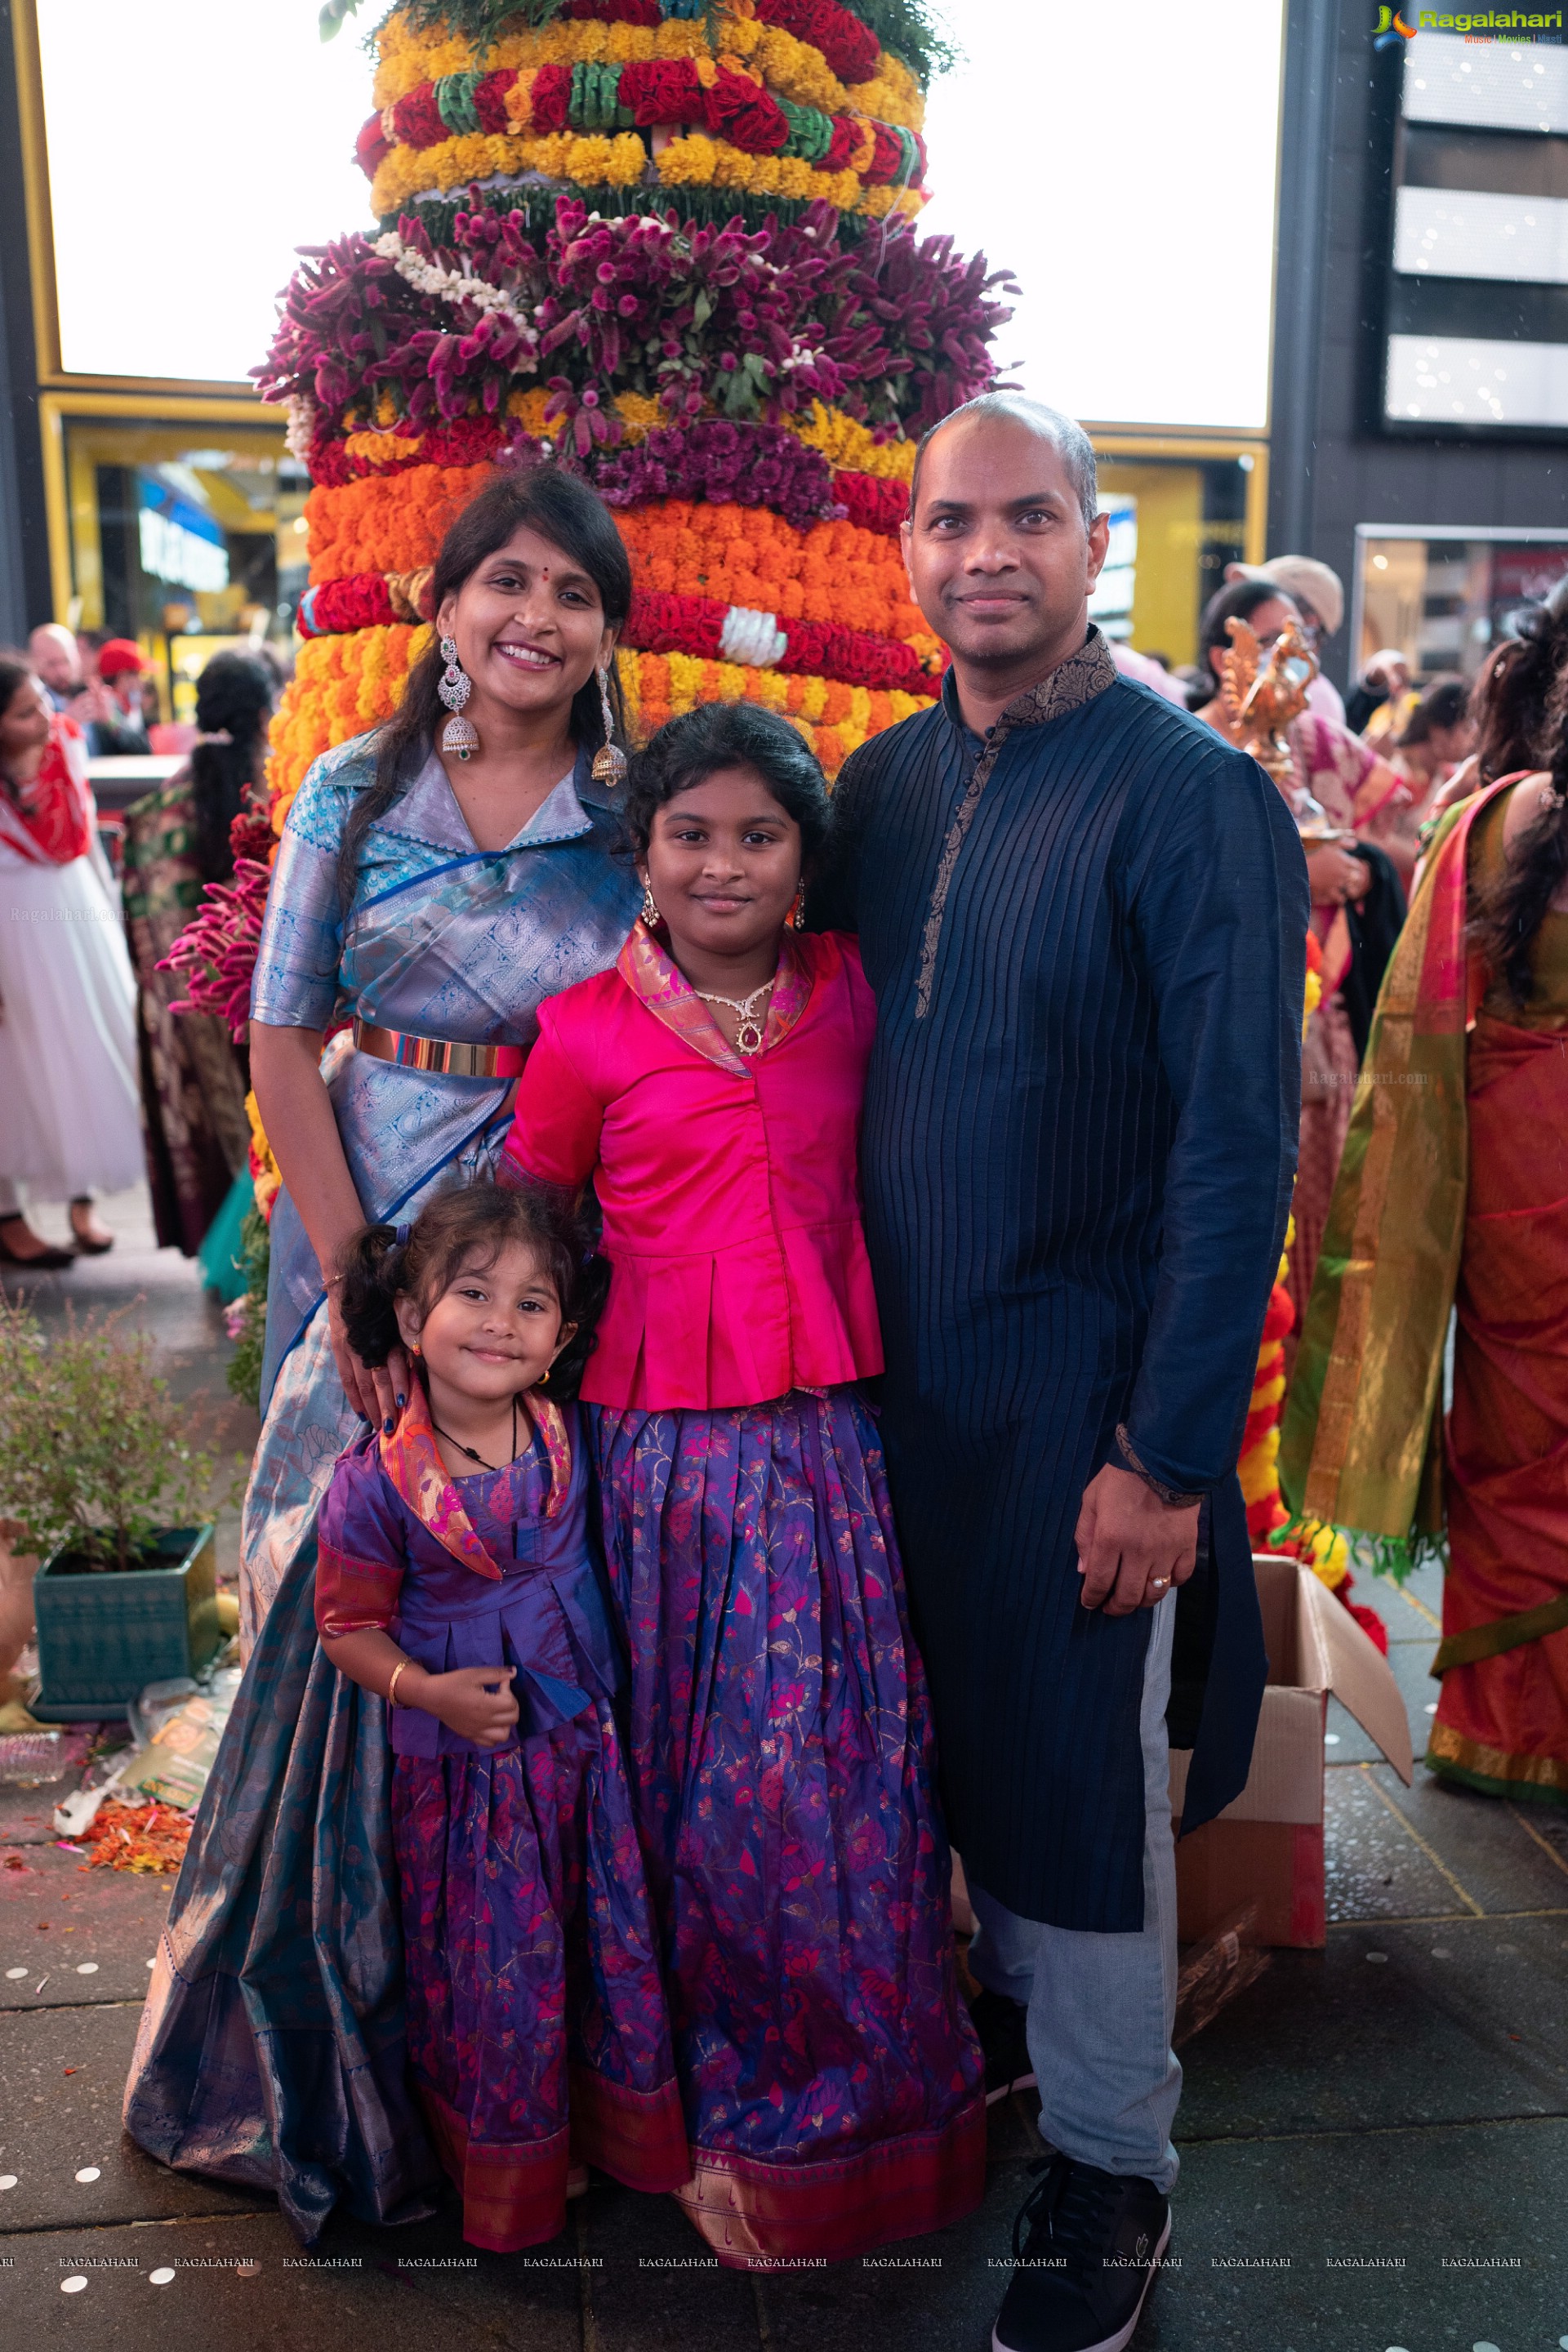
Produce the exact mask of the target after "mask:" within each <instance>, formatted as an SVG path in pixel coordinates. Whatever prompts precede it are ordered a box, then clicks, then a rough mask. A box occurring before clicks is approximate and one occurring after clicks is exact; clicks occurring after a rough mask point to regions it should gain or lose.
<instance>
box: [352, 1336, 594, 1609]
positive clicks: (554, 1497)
mask: <svg viewBox="0 0 1568 2352" xmlns="http://www.w3.org/2000/svg"><path fill="white" fill-rule="evenodd" d="M523 1405H524V1408H525V1410H526V1412H527V1413H528V1416H529V1418H530V1420H531V1422H532V1423H533V1426H534V1428H535V1429H536V1430H537V1431H538V1433H539V1435H540V1437H541V1439H542V1442H543V1445H544V1451H545V1454H546V1457H547V1459H548V1461H549V1464H550V1497H549V1500H548V1501H547V1502H546V1504H545V1506H544V1517H546V1518H547V1519H552V1518H554V1517H556V1515H557V1513H558V1512H559V1511H560V1509H561V1507H562V1505H563V1503H564V1501H565V1500H566V1492H567V1489H568V1487H569V1486H571V1484H572V1447H571V1444H570V1442H569V1440H568V1438H567V1435H566V1423H565V1422H564V1420H563V1417H562V1412H561V1408H560V1406H559V1405H555V1404H552V1402H551V1401H550V1399H549V1398H548V1397H543V1396H541V1395H540V1393H539V1391H538V1390H537V1389H530V1390H529V1391H528V1393H527V1395H526V1396H525V1397H524V1399H523ZM381 1466H382V1468H383V1469H384V1471H385V1473H386V1475H387V1476H388V1477H389V1478H390V1479H391V1481H392V1483H393V1486H395V1488H396V1490H397V1492H398V1494H399V1495H401V1496H402V1497H403V1499H404V1501H405V1503H406V1504H407V1506H408V1507H409V1509H410V1510H411V1511H412V1512H413V1514H414V1516H415V1517H416V1519H417V1520H418V1521H419V1523H420V1525H421V1526H422V1527H425V1528H428V1529H429V1531H430V1533H431V1534H432V1535H433V1536H434V1537H435V1538H436V1540H437V1543H438V1544H439V1545H440V1546H441V1547H442V1549H444V1550H446V1551H449V1552H450V1553H451V1555H452V1558H453V1559H456V1560H460V1561H461V1563H462V1565H463V1566H464V1567H465V1568H471V1569H472V1570H474V1572H475V1574H476V1575H479V1576H486V1577H489V1580H490V1581H491V1582H492V1583H499V1582H500V1574H501V1570H500V1563H499V1562H498V1561H496V1560H494V1559H491V1558H490V1555H489V1551H488V1550H487V1549H485V1546H484V1545H483V1543H481V1542H480V1540H479V1535H478V1533H477V1532H476V1530H475V1528H474V1523H473V1521H472V1520H471V1519H470V1518H469V1517H468V1513H467V1511H466V1510H465V1509H464V1508H463V1504H462V1498H461V1496H459V1495H458V1490H457V1488H456V1486H453V1484H452V1481H451V1479H450V1478H449V1477H448V1476H447V1465H446V1464H445V1463H444V1462H443V1461H442V1459H441V1454H440V1449H439V1447H438V1446H437V1444H436V1432H435V1430H434V1428H433V1427H432V1426H431V1422H430V1406H429V1403H428V1402H427V1400H426V1394H425V1387H424V1383H423V1381H420V1380H419V1379H418V1378H417V1377H416V1378H415V1379H414V1380H413V1381H411V1382H410V1383H409V1397H408V1402H407V1403H406V1404H405V1407H404V1409H403V1412H402V1413H401V1414H400V1415H399V1417H398V1421H397V1424H396V1426H395V1429H394V1430H393V1432H392V1433H391V1435H390V1436H384V1437H383V1438H382V1440H381ZM511 1466H512V1471H513V1475H514V1480H515V1479H518V1478H521V1474H522V1473H523V1472H524V1471H525V1470H526V1469H527V1467H528V1455H527V1454H519V1456H518V1458H517V1460H516V1462H515V1463H514V1464H513V1465H511Z"/></svg>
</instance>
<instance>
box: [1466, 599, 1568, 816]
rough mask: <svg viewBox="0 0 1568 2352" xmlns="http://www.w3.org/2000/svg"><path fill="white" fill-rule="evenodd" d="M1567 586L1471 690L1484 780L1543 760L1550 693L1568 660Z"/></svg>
mask: <svg viewBox="0 0 1568 2352" xmlns="http://www.w3.org/2000/svg"><path fill="white" fill-rule="evenodd" d="M1565 591H1568V581H1560V582H1559V583H1558V584H1557V586H1556V587H1555V588H1554V589H1553V591H1552V594H1551V596H1550V597H1549V598H1548V599H1547V601H1546V603H1545V604H1542V605H1538V606H1537V608H1536V610H1535V611H1534V612H1532V613H1527V614H1525V616H1524V618H1523V620H1522V621H1521V623H1520V625H1519V635H1518V636H1516V637H1510V638H1509V640H1508V642H1507V643H1506V645H1501V646H1499V647H1498V649H1497V651H1496V653H1495V654H1492V655H1491V656H1489V658H1488V660H1487V661H1486V662H1485V663H1484V664H1483V665H1482V668H1481V673H1480V676H1479V677H1478V678H1477V680H1476V682H1475V685H1474V686H1473V687H1472V688H1471V690H1470V715H1471V717H1472V718H1473V719H1475V722H1476V727H1477V730H1478V731H1477V741H1476V766H1477V770H1478V772H1479V776H1480V780H1481V782H1482V783H1483V784H1495V783H1496V782H1497V780H1498V778H1499V777H1500V776H1508V775H1511V774H1512V773H1513V772H1514V770H1515V769H1516V768H1531V767H1534V766H1536V765H1537V764H1538V763H1539V762H1540V761H1541V759H1542V737H1543V735H1544V732H1545V730H1546V725H1547V719H1546V700H1547V697H1548V696H1549V695H1550V693H1551V692H1552V681H1553V680H1554V679H1555V677H1557V675H1558V672H1559V671H1560V669H1561V667H1562V666H1563V661H1564V660H1565V659H1568V593H1565Z"/></svg>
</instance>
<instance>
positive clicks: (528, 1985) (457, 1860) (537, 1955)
mask: <svg viewBox="0 0 1568 2352" xmlns="http://www.w3.org/2000/svg"><path fill="white" fill-rule="evenodd" d="M595 1717H596V1720H595V1722H594V1723H593V1724H592V1725H591V1726H590V1725H589V1723H588V1722H587V1720H586V1719H585V1718H583V1717H579V1718H578V1719H577V1721H576V1722H575V1723H572V1724H564V1725H562V1726H560V1727H558V1728H556V1729H555V1730H553V1731H551V1732H548V1733H546V1734H543V1735H542V1736H541V1737H539V1738H533V1739H530V1740H528V1741H527V1742H526V1743H524V1744H523V1745H522V1746H521V1747H517V1748H503V1749H500V1750H498V1751H497V1752H496V1753H495V1754H493V1755H489V1756H486V1755H473V1756H444V1757H435V1758H425V1757H416V1756H400V1757H398V1758H397V1759H395V1763H394V1766H393V1776H392V1832H393V1843H394V1847H395V1853H396V1856H397V1879H398V1887H399V1892H400V1895H401V1908H402V1914H403V1947H404V1968H405V1978H406V1987H407V1990H406V2002H407V2041H408V2064H409V2071H410V2074H411V2077H412V2080H413V2083H414V2086H415V2089H416V2093H417V2095H418V2097H419V2101H420V2105H421V2106H422V2108H423V2109H424V2113H425V2118H426V2123H427V2124H428V2126H429V2127H430V2131H431V2136H432V2137H433V2138H434V2139H435V2141H436V2144H437V2148H438V2149H439V2151H440V2155H441V2158H442V2162H443V2164H444V2166H445V2168H446V2170H447V2173H448V2174H449V2175H450V2177H451V2178H452V2179H454V2180H455V2181H456V2182H457V2183H458V2186H459V2187H460V2188H461V2189H462V2194H463V2235H464V2237H465V2238H466V2239H467V2240H468V2242H469V2243H470V2244H472V2245H481V2246H489V2247H492V2248H495V2249H496V2250H498V2251H500V2252H510V2250H512V2249H513V2248H515V2247H519V2246H524V2245H532V2244H535V2243H537V2242H539V2241H540V2240H541V2239H543V2238H547V2237H552V2236H553V2235H554V2234H555V2232H556V2231H558V2230H559V2229H561V2228H562V2226H563V2222H564V2219H565V2202H564V2200H565V2193H566V2180H567V2168H568V2159H569V2156H570V2157H576V2158H590V2159H591V2160H592V2161H593V2162H594V2163H595V2164H598V2165H600V2166H602V2167H603V2168H605V2170H607V2171H609V2172H611V2173H613V2174H614V2175H615V2176H616V2179H620V2180H623V2181H625V2182H626V2183H627V2184H628V2185H629V2186H631V2187H633V2188H637V2189H673V2188H675V2187H677V2186H678V2185H679V2183H681V2182H682V2181H683V2180H684V2179H685V2178H686V2174H687V2154H686V2145H685V2134H684V2131H683V2128H682V2124H681V2115H680V2107H679V2099H678V2097H677V2095H676V2091H675V2086H674V2083H673V2079H672V2076H671V2071H670V2055H669V2031H668V2021H667V2018H666V2014H665V2008H664V2000H663V1995H662V1992H661V1990H660V1987H659V1979H658V1962H657V1952H656V1949H655V1935H654V1930H653V1926H652V1922H651V1920H650V1918H649V1916H648V1906H647V1898H646V1895H645V1893H644V1888H643V1878H642V1867H641V1863H640V1859H639V1856H638V1853H637V1832H636V1829H635V1827H634V1825H633V1821H632V1810H631V1804H630V1800H629V1796H628V1792H627V1790H626V1777H625V1773H624V1770H623V1768H622V1764H621V1759H620V1750H619V1741H618V1737H617V1734H616V1724H615V1718H614V1717H613V1715H612V1713H611V1710H610V1706H609V1703H608V1701H607V1700H603V1699H601V1700H599V1701H598V1702H596V1705H595Z"/></svg>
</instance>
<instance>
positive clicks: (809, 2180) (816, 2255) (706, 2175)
mask: <svg viewBox="0 0 1568 2352" xmlns="http://www.w3.org/2000/svg"><path fill="white" fill-rule="evenodd" d="M984 2194H985V2101H984V2095H976V2097H975V2098H974V2099H973V2100H972V2101H971V2102H970V2104H969V2105H968V2106H966V2107H963V2108H961V2109H960V2111H959V2113H958V2114H957V2115H956V2116H953V2118H952V2122H951V2123H949V2124H945V2125H944V2126H942V2129H941V2130H940V2131H932V2132H910V2133H907V2134H905V2135H904V2136H903V2137H900V2138H899V2139H891V2140H883V2141H881V2142H880V2143H879V2145H878V2146H877V2147H869V2148H867V2149H866V2150H865V2151H864V2152H863V2153H862V2154H860V2155H858V2156H852V2157H845V2158H838V2159H836V2160H834V2161H832V2162H828V2163H813V2164H799V2163H796V2164H761V2163H758V2162H756V2161H755V2159H753V2158H750V2157H743V2156H735V2155H732V2154H731V2153H730V2151H729V2150H727V2149H718V2148H707V2147H697V2148H693V2150H692V2152H691V2178H690V2181H689V2185H688V2186H687V2187H685V2188H683V2189H678V2190H677V2192H676V2201H677V2202H678V2204H679V2205H680V2207H681V2208H682V2210H684V2212H685V2213H686V2216H687V2218H688V2220H689V2221H690V2222H691V2224H692V2226H693V2227H694V2228H695V2230H696V2231H697V2234H698V2236H699V2237H700V2238H701V2240H702V2241H703V2242H704V2244H706V2245H708V2246H710V2247H711V2248H712V2250H713V2252H715V2253H716V2254H717V2255H718V2257H719V2260H720V2262H721V2263H722V2264H723V2265H724V2267H725V2268H726V2269H728V2270H766V2269H768V2268H770V2267H772V2266H774V2265H778V2264H783V2263H802V2262H810V2263H814V2264H815V2263H819V2262H829V2263H842V2262H849V2261H852V2260H853V2259H854V2258H855V2256H856V2255H858V2254H865V2253H869V2252H870V2251H871V2249H872V2248H873V2247H875V2246H885V2245H888V2244H889V2243H891V2242H894V2241H895V2240H898V2239H900V2238H918V2237H922V2236H924V2234H925V2233H926V2232H927V2231H931V2230H944V2229H946V2228H947V2227H948V2226H949V2224H950V2223H952V2222H954V2221H963V2217H964V2216H965V2214H967V2213H973V2210H974V2209H975V2207H976V2206H977V2205H978V2204H979V2203H980V2201H981V2200H982V2199H983V2198H984Z"/></svg>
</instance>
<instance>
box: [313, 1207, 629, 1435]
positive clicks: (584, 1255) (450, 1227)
mask: <svg viewBox="0 0 1568 2352" xmlns="http://www.w3.org/2000/svg"><path fill="white" fill-rule="evenodd" d="M514 1242H517V1243H521V1244H522V1246H523V1247H524V1248H525V1249H530V1250H531V1251H532V1252H533V1253H534V1255H535V1256H536V1257H537V1259H538V1260H539V1263H540V1265H541V1266H542V1269H543V1272H544V1274H545V1276H547V1278H548V1280H549V1283H550V1286H551V1288H552V1290H553V1291H554V1293H555V1296H556V1297H557V1299H558V1300H559V1301H560V1306H561V1319H562V1321H563V1323H574V1324H575V1325H576V1327H577V1328H576V1330H575V1331H574V1334H573V1336H572V1338H571V1339H570V1340H569V1341H568V1342H567V1344H566V1346H565V1347H564V1348H563V1349H562V1351H561V1353H560V1355H559V1356H557V1358H556V1359H555V1361H554V1363H553V1365H552V1367H551V1372H550V1393H551V1395H552V1397H559V1398H562V1399H563V1400H569V1399H570V1398H572V1397H574V1396H575V1395H576V1393H577V1389H578V1385H579V1383H580V1382H581V1381H582V1378H583V1374H584V1370H585V1369H586V1367H587V1362H588V1358H589V1357H590V1355H591V1354H592V1353H593V1349H594V1327H595V1324H596V1323H597V1322H598V1319H599V1317H600V1315H601V1314H602V1313H603V1311H604V1306H605V1298H606V1297H608V1295H609V1288H610V1268H609V1263H608V1260H607V1259H605V1258H602V1257H599V1256H598V1255H595V1249H594V1244H593V1239H592V1236H591V1235H590V1233H589V1230H588V1227H587V1224H586V1223H585V1222H584V1218H583V1216H582V1214H581V1212H580V1211H579V1209H578V1207H577V1204H576V1202H575V1200H574V1197H573V1196H571V1195H570V1194H567V1193H564V1192H559V1191H557V1190H555V1189H553V1188H552V1187H547V1186H544V1185H525V1186H521V1187H520V1188H517V1189H515V1190H514V1189H512V1188H511V1187H509V1186H505V1185H500V1184H493V1183H479V1184H470V1185H468V1186H466V1187H465V1188H463V1189H462V1190H461V1191H457V1192H438V1193H437V1196H436V1198H435V1199H434V1200H433V1201H431V1202H427V1203H426V1206H425V1207H424V1208H423V1209H422V1210H421V1211H420V1213H419V1214H418V1216H417V1217H416V1220H415V1222H414V1224H413V1225H412V1227H407V1228H405V1227H399V1226H396V1225H365V1226H364V1227H363V1228H362V1230H361V1231H360V1232H359V1233H357V1234H355V1235H354V1236H353V1240H352V1241H351V1242H350V1243H349V1244H347V1246H346V1247H345V1248H344V1250H343V1252H342V1256H341V1257H340V1259H339V1262H338V1263H339V1271H340V1272H341V1273H342V1277H343V1286H342V1315H343V1328H344V1329H345V1331H346V1332H347V1333H348V1339H349V1345H350V1347H351V1348H353V1351H354V1353H355V1354H356V1355H357V1356H358V1357H359V1358H360V1359H361V1360H362V1361H363V1362H364V1363H367V1364H370V1365H372V1366H374V1365H377V1364H384V1363H385V1361H386V1360H387V1358H388V1356H389V1355H391V1353H392V1351H393V1349H395V1348H400V1347H401V1346H402V1344H403V1340H402V1337H401V1334H400V1333H399V1331H398V1328H397V1301H398V1300H399V1299H400V1298H412V1299H413V1300H414V1301H415V1303H416V1305H417V1307H418V1308H419V1311H420V1313H421V1315H427V1314H428V1313H429V1311H430V1309H431V1307H434V1306H435V1304H436V1302H437V1299H438V1298H439V1297H441V1295H442V1293H443V1292H444V1291H445V1290H447V1288H448V1286H450V1285H451V1283H452V1282H453V1281H455V1280H456V1278H457V1276H458V1274H460V1273H461V1272H462V1271H463V1270H464V1268H465V1267H471V1268H472V1270H473V1271H474V1272H475V1273H479V1272H482V1271H483V1270H484V1269H485V1268H486V1267H489V1266H492V1265H494V1264H495V1262H496V1260H497V1258H498V1257H499V1256H500V1254H501V1252H502V1250H503V1249H506V1248H507V1247H509V1246H510V1244H512V1243H514Z"/></svg>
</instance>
